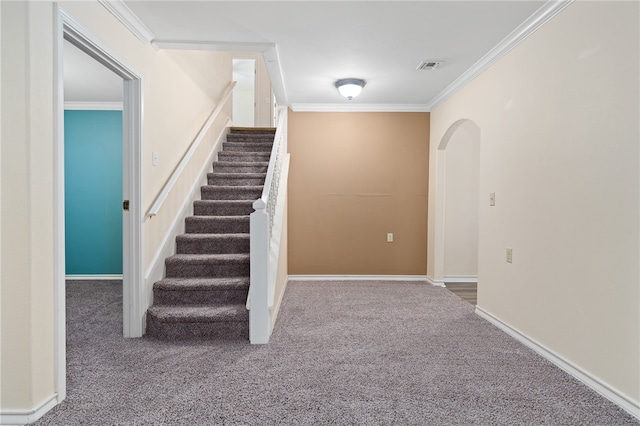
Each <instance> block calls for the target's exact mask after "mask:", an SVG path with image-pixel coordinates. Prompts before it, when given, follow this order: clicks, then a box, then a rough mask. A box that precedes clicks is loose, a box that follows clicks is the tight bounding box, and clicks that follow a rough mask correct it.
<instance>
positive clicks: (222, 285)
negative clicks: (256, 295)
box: [153, 277, 249, 291]
mask: <svg viewBox="0 0 640 426" xmlns="http://www.w3.org/2000/svg"><path fill="white" fill-rule="evenodd" d="M248 287H249V277H228V278H201V277H198V278H164V279H162V280H160V281H157V282H156V283H154V285H153V288H154V290H165V291H195V290H211V289H218V290H224V289H244V288H248Z"/></svg>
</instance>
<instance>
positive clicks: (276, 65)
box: [262, 46, 289, 107]
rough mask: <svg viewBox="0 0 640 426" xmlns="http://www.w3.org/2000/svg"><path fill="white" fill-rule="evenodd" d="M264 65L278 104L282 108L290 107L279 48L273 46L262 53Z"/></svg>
mask: <svg viewBox="0 0 640 426" xmlns="http://www.w3.org/2000/svg"><path fill="white" fill-rule="evenodd" d="M262 57H263V58H264V63H265V65H266V67H267V72H268V73H269V78H270V79H271V91H272V92H273V94H274V96H275V98H276V102H277V103H278V105H279V106H280V107H283V106H286V105H289V102H288V100H287V90H286V87H285V85H284V78H283V77H282V76H283V74H282V67H281V66H280V54H279V53H278V46H273V47H272V48H270V49H267V50H265V51H264V52H262Z"/></svg>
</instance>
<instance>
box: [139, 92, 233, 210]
mask: <svg viewBox="0 0 640 426" xmlns="http://www.w3.org/2000/svg"><path fill="white" fill-rule="evenodd" d="M235 86H236V82H235V81H232V82H231V83H229V85H228V86H227V88H226V89H225V91H224V93H223V94H222V99H221V100H220V102H218V104H217V105H216V107H215V108H214V109H213V112H212V113H211V115H210V116H209V118H208V119H207V121H205V123H204V124H203V126H202V128H201V129H200V131H199V132H198V134H197V135H196V137H195V139H194V140H193V142H191V145H189V149H188V150H187V152H186V153H185V154H184V156H183V157H182V159H181V160H180V162H179V163H178V165H177V166H176V168H175V170H174V171H173V173H172V174H171V177H170V178H169V180H168V181H167V183H166V184H165V185H164V186H163V187H162V190H161V191H160V193H159V194H158V197H157V198H156V199H155V201H154V202H153V205H152V206H151V208H150V209H149V212H148V213H147V216H149V217H153V216H155V215H157V214H158V212H160V208H162V205H163V204H164V201H165V200H166V199H167V197H168V196H169V193H170V192H171V190H172V189H173V187H174V185H175V184H176V182H177V181H178V179H179V178H180V175H181V174H182V171H183V170H184V169H185V168H186V167H187V164H189V161H191V157H193V155H194V154H195V152H196V150H197V149H198V147H199V146H200V143H201V142H202V141H203V140H204V137H205V136H206V135H207V133H208V132H209V129H210V128H211V125H212V124H213V122H214V121H215V120H216V118H218V115H220V112H221V111H222V109H223V108H224V106H225V105H226V103H227V101H228V100H229V97H231V93H233V88H234V87H235Z"/></svg>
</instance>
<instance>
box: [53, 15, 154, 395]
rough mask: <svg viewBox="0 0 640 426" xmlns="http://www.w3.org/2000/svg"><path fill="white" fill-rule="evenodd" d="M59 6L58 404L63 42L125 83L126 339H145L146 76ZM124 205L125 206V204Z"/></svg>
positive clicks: (62, 382) (58, 379) (60, 386)
mask: <svg viewBox="0 0 640 426" xmlns="http://www.w3.org/2000/svg"><path fill="white" fill-rule="evenodd" d="M54 7H55V19H56V22H55V26H54V29H55V36H54V81H55V82H56V91H55V103H54V120H55V122H54V129H55V132H54V173H55V182H54V194H55V200H54V204H55V207H54V220H55V225H54V226H55V233H54V241H55V250H54V257H55V259H54V265H55V266H54V267H55V277H54V293H55V296H54V313H55V327H54V335H55V337H54V338H55V347H56V354H55V359H56V361H55V362H56V366H55V372H56V374H55V383H56V385H55V386H56V392H57V394H58V403H60V402H62V400H64V398H65V397H66V315H65V290H66V285H65V175H64V164H65V163H64V157H65V156H64V43H65V41H66V42H69V43H71V44H72V45H73V46H75V47H76V48H78V49H79V50H80V51H82V52H83V53H85V54H86V55H88V56H90V57H91V58H93V59H94V60H96V61H97V62H99V63H100V64H101V65H102V66H104V67H106V68H107V69H108V70H110V71H111V72H113V73H115V74H116V75H117V76H118V77H119V78H121V79H122V81H123V83H122V84H123V90H122V93H123V99H122V198H123V201H124V200H127V201H128V209H123V212H122V235H123V243H122V252H123V255H122V259H123V262H122V279H123V311H122V312H123V335H124V336H125V337H140V336H142V334H143V331H144V308H143V302H144V296H145V292H144V287H143V286H144V279H143V275H142V265H141V262H142V218H143V212H142V205H141V204H142V203H141V200H142V190H141V182H142V163H141V141H142V135H141V128H142V126H141V124H142V74H141V73H139V72H138V71H136V70H135V68H134V67H132V66H131V65H129V64H127V63H126V62H125V61H123V60H122V59H121V58H120V57H119V56H118V55H117V54H116V53H115V52H113V51H112V50H111V48H110V47H109V46H107V45H106V44H105V43H104V42H102V41H101V40H99V39H98V38H97V37H95V36H94V35H93V34H91V33H90V32H89V31H88V30H87V29H86V28H84V26H83V25H82V24H80V23H79V22H78V21H76V20H75V18H74V17H73V16H71V15H69V14H68V13H67V12H66V11H65V10H64V9H63V8H62V7H60V6H59V5H57V4H56V5H54ZM123 207H124V204H123Z"/></svg>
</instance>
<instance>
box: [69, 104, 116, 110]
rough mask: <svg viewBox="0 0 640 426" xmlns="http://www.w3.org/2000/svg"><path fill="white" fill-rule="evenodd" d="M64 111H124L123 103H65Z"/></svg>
mask: <svg viewBox="0 0 640 426" xmlns="http://www.w3.org/2000/svg"><path fill="white" fill-rule="evenodd" d="M64 109H65V110H67V109H69V110H86V111H122V102H65V103H64Z"/></svg>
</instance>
